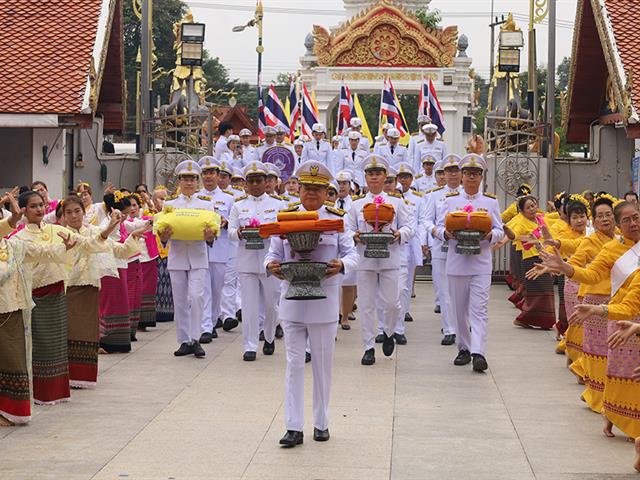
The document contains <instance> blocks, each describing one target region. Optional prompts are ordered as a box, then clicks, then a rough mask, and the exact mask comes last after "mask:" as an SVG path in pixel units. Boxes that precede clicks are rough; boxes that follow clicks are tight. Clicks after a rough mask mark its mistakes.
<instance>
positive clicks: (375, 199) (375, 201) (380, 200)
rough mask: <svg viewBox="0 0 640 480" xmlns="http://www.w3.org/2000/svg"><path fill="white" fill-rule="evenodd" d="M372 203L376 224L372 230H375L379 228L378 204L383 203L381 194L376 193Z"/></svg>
mask: <svg viewBox="0 0 640 480" xmlns="http://www.w3.org/2000/svg"><path fill="white" fill-rule="evenodd" d="M373 203H374V204H375V206H376V225H375V227H374V229H373V231H374V232H377V231H378V229H379V226H378V210H379V209H380V205H382V204H383V203H384V198H382V196H381V195H378V196H377V197H374V199H373Z"/></svg>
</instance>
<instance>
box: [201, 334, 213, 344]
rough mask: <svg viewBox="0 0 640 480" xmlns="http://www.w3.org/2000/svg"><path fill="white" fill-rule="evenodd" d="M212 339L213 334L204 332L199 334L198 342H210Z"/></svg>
mask: <svg viewBox="0 0 640 480" xmlns="http://www.w3.org/2000/svg"><path fill="white" fill-rule="evenodd" d="M212 341H213V335H212V334H210V333H209V332H204V333H203V334H202V335H200V343H211V342H212Z"/></svg>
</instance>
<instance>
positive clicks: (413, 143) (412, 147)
mask: <svg viewBox="0 0 640 480" xmlns="http://www.w3.org/2000/svg"><path fill="white" fill-rule="evenodd" d="M420 140H422V142H424V135H423V134H422V133H421V132H418V133H414V134H413V135H411V138H409V145H408V146H407V150H408V151H409V160H410V161H411V162H413V159H414V158H415V155H416V148H417V145H418V142H419V141H420ZM422 142H420V143H422ZM412 166H413V163H412ZM416 171H417V170H416Z"/></svg>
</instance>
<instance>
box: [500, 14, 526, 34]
mask: <svg viewBox="0 0 640 480" xmlns="http://www.w3.org/2000/svg"><path fill="white" fill-rule="evenodd" d="M500 30H501V31H503V32H521V31H522V29H521V28H520V27H518V26H517V25H516V21H515V20H514V19H513V13H509V15H508V16H507V21H506V22H505V23H504V25H502V27H500Z"/></svg>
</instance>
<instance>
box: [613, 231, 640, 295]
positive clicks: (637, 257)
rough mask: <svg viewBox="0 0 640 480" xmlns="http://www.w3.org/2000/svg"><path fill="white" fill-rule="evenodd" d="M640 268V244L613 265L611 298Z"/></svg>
mask: <svg viewBox="0 0 640 480" xmlns="http://www.w3.org/2000/svg"><path fill="white" fill-rule="evenodd" d="M638 268H640V242H638V243H636V244H635V245H634V246H633V247H631V248H630V249H629V250H628V251H627V253H625V254H624V255H622V256H621V257H620V258H619V259H618V260H617V261H616V263H614V264H613V268H612V269H611V298H613V296H614V295H615V294H616V292H617V291H618V290H620V287H622V285H624V282H626V281H627V278H629V276H631V274H632V273H633V272H635V271H636V270H637V269H638Z"/></svg>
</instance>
